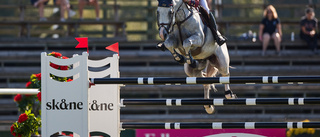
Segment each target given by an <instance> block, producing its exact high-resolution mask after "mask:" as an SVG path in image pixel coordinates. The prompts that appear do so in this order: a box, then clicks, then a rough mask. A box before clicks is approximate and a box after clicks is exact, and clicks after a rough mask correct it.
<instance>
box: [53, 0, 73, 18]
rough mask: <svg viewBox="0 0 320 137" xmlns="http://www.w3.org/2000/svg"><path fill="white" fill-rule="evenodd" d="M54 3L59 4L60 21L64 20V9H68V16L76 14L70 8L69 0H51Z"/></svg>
mask: <svg viewBox="0 0 320 137" xmlns="http://www.w3.org/2000/svg"><path fill="white" fill-rule="evenodd" d="M53 1H54V4H55V5H58V6H60V21H61V22H65V21H66V19H65V17H64V13H65V11H68V18H70V17H72V16H74V15H76V13H75V12H74V11H73V10H71V9H70V3H69V0H53Z"/></svg>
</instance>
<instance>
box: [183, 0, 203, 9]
mask: <svg viewBox="0 0 320 137" xmlns="http://www.w3.org/2000/svg"><path fill="white" fill-rule="evenodd" d="M183 1H184V2H185V3H187V4H188V5H189V6H192V7H196V8H197V7H198V6H199V1H200V0H183Z"/></svg>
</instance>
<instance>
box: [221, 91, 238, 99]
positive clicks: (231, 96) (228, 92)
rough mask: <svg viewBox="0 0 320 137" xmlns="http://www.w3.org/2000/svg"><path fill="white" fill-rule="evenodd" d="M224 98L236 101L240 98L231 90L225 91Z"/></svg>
mask: <svg viewBox="0 0 320 137" xmlns="http://www.w3.org/2000/svg"><path fill="white" fill-rule="evenodd" d="M224 96H225V97H226V99H235V98H238V97H237V95H236V94H233V92H232V91H231V90H228V91H225V92H224Z"/></svg>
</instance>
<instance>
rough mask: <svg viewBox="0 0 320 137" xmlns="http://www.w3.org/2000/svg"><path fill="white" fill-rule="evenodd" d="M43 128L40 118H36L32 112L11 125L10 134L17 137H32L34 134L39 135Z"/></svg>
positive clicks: (21, 116) (23, 115)
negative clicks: (39, 130) (41, 127)
mask: <svg viewBox="0 0 320 137" xmlns="http://www.w3.org/2000/svg"><path fill="white" fill-rule="evenodd" d="M40 126H41V119H40V117H36V116H35V115H34V114H33V113H31V110H28V111H25V113H23V114H21V115H20V116H19V119H18V121H16V122H14V123H13V124H12V125H11V128H10V132H11V134H12V135H13V136H15V137H30V136H31V135H32V134H36V135H38V134H39V133H38V129H39V127H40Z"/></svg>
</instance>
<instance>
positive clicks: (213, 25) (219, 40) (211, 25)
mask: <svg viewBox="0 0 320 137" xmlns="http://www.w3.org/2000/svg"><path fill="white" fill-rule="evenodd" d="M209 28H210V30H211V32H212V34H213V38H214V39H215V40H216V42H217V44H218V45H219V46H221V45H223V44H224V43H226V41H227V39H226V38H225V37H223V36H221V35H218V30H217V23H216V20H215V19H214V16H213V14H212V13H211V12H210V13H209Z"/></svg>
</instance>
